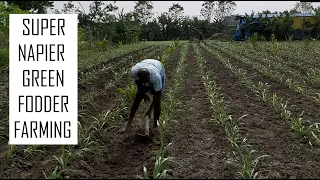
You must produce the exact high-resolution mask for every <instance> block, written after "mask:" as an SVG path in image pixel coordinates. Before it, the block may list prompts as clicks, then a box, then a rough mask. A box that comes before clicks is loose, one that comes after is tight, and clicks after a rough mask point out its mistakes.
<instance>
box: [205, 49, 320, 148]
mask: <svg viewBox="0 0 320 180" xmlns="http://www.w3.org/2000/svg"><path fill="white" fill-rule="evenodd" d="M205 48H206V49H207V50H208V51H209V52H210V53H212V54H213V55H214V56H215V57H217V58H218V59H219V60H220V61H221V62H222V63H224V64H225V65H226V66H227V67H228V68H229V69H230V70H231V71H232V72H233V73H234V74H235V75H236V76H237V77H238V78H239V79H240V81H242V82H243V83H244V84H245V85H246V86H247V87H248V88H249V89H250V90H252V91H253V92H254V93H255V94H256V95H257V96H258V97H260V98H261V100H262V101H264V102H266V103H268V104H270V105H272V107H274V108H275V110H276V111H277V112H278V113H279V115H280V117H281V118H282V119H283V120H285V121H286V122H288V123H289V124H290V128H291V129H292V130H293V132H294V133H295V134H296V135H297V136H298V137H301V138H305V137H306V138H308V140H309V144H310V145H311V146H319V145H320V139H319V138H320V123H313V124H312V123H310V122H309V123H308V121H304V120H303V118H302V117H301V115H302V114H300V115H294V114H293V113H292V112H291V110H290V107H289V105H288V101H283V98H281V97H279V96H277V94H276V93H272V92H270V91H269V88H268V87H269V86H268V84H266V83H262V82H258V83H256V84H255V83H254V82H253V81H252V79H251V78H250V77H249V76H248V75H247V74H246V71H245V70H244V69H241V68H237V67H236V66H234V65H232V64H231V63H230V60H229V59H228V57H224V58H222V56H221V55H220V54H219V53H218V52H216V51H213V50H211V49H210V48H207V47H205ZM226 59H227V60H226ZM291 108H292V106H291Z"/></svg>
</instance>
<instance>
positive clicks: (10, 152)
mask: <svg viewBox="0 0 320 180" xmlns="http://www.w3.org/2000/svg"><path fill="white" fill-rule="evenodd" d="M16 149H17V146H16V145H9V148H8V151H7V158H8V159H11V158H13V156H14V154H15V152H16Z"/></svg>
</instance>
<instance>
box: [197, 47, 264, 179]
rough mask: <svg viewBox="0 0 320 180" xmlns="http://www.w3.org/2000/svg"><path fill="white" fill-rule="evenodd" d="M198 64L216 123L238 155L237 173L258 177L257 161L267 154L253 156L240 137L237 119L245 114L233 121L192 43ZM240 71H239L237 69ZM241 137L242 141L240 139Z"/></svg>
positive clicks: (247, 145) (248, 176) (251, 177)
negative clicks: (220, 126)
mask: <svg viewBox="0 0 320 180" xmlns="http://www.w3.org/2000/svg"><path fill="white" fill-rule="evenodd" d="M194 47H195V51H196V55H197V62H198V66H199V67H200V72H201V74H202V80H203V83H204V86H205V89H206V92H207V95H208V97H209V100H210V103H211V105H212V107H213V114H214V117H221V118H216V121H217V122H218V124H220V125H222V126H223V127H224V129H225V131H226V135H227V139H228V141H229V142H230V144H231V146H232V148H233V149H234V151H233V153H234V155H236V156H237V157H240V161H241V163H240V164H241V165H240V166H241V167H240V168H239V169H240V171H239V174H240V175H241V176H242V177H243V178H245V179H255V178H258V172H257V167H256V166H257V163H258V162H259V160H260V159H261V158H263V157H268V155H263V156H259V157H256V158H254V156H253V152H256V151H255V150H253V149H252V148H251V145H249V144H247V143H246V141H247V140H246V138H242V137H241V135H240V129H239V126H238V124H239V121H240V120H242V119H243V118H244V117H245V116H246V115H244V116H242V117H240V118H239V119H238V121H234V120H233V118H232V117H231V116H230V115H228V113H227V111H226V108H225V103H224V100H223V95H222V94H221V92H220V88H218V87H217V84H216V83H215V82H210V80H209V78H208V75H207V74H206V72H204V71H205V70H204V68H203V67H204V64H205V63H206V61H205V60H204V59H203V57H202V54H201V52H200V50H199V47H198V46H196V45H194ZM239 72H241V71H239ZM263 86H264V84H260V86H257V87H258V88H260V89H263ZM241 139H242V141H241Z"/></svg>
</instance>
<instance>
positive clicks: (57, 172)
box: [42, 166, 66, 179]
mask: <svg viewBox="0 0 320 180" xmlns="http://www.w3.org/2000/svg"><path fill="white" fill-rule="evenodd" d="M65 171H66V170H59V166H56V167H55V169H54V170H53V171H52V172H51V173H50V175H49V176H47V174H46V173H45V172H43V171H42V173H43V175H44V177H45V178H46V179H60V178H61V175H62V173H63V172H65Z"/></svg>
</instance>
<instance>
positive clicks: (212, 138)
mask: <svg viewBox="0 0 320 180" xmlns="http://www.w3.org/2000/svg"><path fill="white" fill-rule="evenodd" d="M195 58H196V57H195V52H194V50H193V47H192V46H189V49H188V54H187V59H186V71H185V75H186V76H185V82H184V87H183V90H182V93H181V95H180V96H181V97H180V98H179V101H181V103H182V106H181V108H180V109H178V110H177V112H175V113H174V118H173V120H172V121H170V122H172V123H173V124H172V125H171V127H170V133H169V134H170V139H171V141H172V142H173V144H172V147H171V148H170V156H172V157H174V161H175V162H176V163H174V164H172V166H173V167H172V170H173V177H174V178H192V179H193V178H235V177H236V172H235V170H236V169H235V168H234V167H233V166H232V165H231V164H230V163H228V162H230V161H232V160H231V158H232V157H233V155H232V150H231V149H230V146H229V144H228V141H227V140H226V139H225V134H224V131H223V129H219V127H217V126H215V125H213V124H210V122H208V121H209V120H210V117H211V113H210V103H209V100H208V99H207V94H206V91H205V89H204V85H203V82H202V80H201V77H200V73H199V72H197V69H198V66H197V62H196V59H195ZM180 99H181V100H180ZM174 121H178V122H177V123H174Z"/></svg>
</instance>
